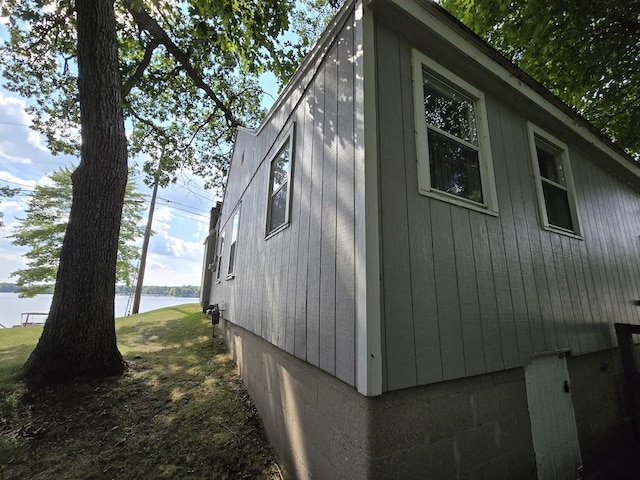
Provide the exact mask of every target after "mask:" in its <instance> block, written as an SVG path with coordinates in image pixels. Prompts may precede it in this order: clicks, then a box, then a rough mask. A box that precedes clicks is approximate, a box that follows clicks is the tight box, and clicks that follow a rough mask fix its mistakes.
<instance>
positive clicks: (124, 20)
mask: <svg viewBox="0 0 640 480" xmlns="http://www.w3.org/2000/svg"><path fill="white" fill-rule="evenodd" d="M314 3H315V2H314ZM293 5H294V4H293V2H292V0H288V1H280V0H235V1H233V2H229V1H227V0H178V1H175V2H156V1H152V0H148V1H147V0H118V1H117V3H116V2H114V0H75V1H74V0H58V1H53V0H50V1H47V0H45V1H41V0H5V1H4V2H3V3H2V12H1V13H2V16H3V17H7V18H8V19H9V24H8V29H9V33H10V40H9V42H7V43H6V44H5V45H3V46H2V48H1V49H0V65H1V66H2V73H3V75H4V77H5V78H6V80H7V82H6V84H5V86H6V87H7V88H9V89H10V90H13V91H16V92H19V93H20V94H22V95H23V96H26V97H30V98H32V99H34V100H35V105H34V106H33V108H32V109H31V111H32V113H33V114H34V116H35V120H34V122H33V123H34V126H35V128H36V129H37V130H39V131H41V132H43V133H44V134H45V135H46V136H47V140H48V143H49V146H50V147H51V148H52V149H53V150H54V151H56V152H70V153H73V152H75V153H78V152H79V154H80V163H79V165H78V168H77V169H76V170H75V171H74V172H73V174H72V190H73V194H72V204H71V210H70V215H69V222H68V223H67V229H66V233H65V236H64V240H63V243H62V248H61V250H60V263H59V267H58V274H57V277H56V286H55V290H54V295H53V299H52V303H51V309H50V311H49V316H48V318H47V322H46V324H45V327H44V329H43V333H42V336H41V337H40V340H39V341H38V345H37V346H36V348H35V350H34V351H33V352H32V353H31V355H30V357H29V359H28V361H27V363H26V364H25V365H24V368H23V375H24V377H25V378H26V379H27V380H28V381H29V382H31V383H33V384H44V383H53V382H60V381H64V380H66V379H69V378H77V377H100V376H108V375H118V374H121V373H122V372H123V370H124V363H123V360H122V356H121V354H120V352H119V351H118V348H117V343H116V337H115V324H114V310H113V298H114V296H115V280H116V263H117V244H118V238H119V230H120V226H121V216H122V209H123V205H124V196H125V187H126V180H127V161H128V157H129V155H130V154H132V153H133V154H143V155H144V156H145V157H146V162H145V171H146V172H147V173H148V175H149V177H150V178H151V179H153V181H156V182H157V181H159V182H160V183H165V182H167V181H170V180H171V179H172V178H174V176H175V174H176V172H178V171H179V170H180V169H182V168H191V170H193V171H195V172H196V173H200V174H206V173H208V172H209V173H210V175H209V177H210V178H213V181H212V182H210V183H213V184H220V183H221V181H222V179H223V178H224V176H225V175H226V169H227V163H228V158H229V155H228V150H229V149H230V144H231V140H232V137H233V134H234V132H235V129H236V127H238V126H239V125H241V124H251V123H254V122H257V119H258V118H259V117H260V116H261V115H260V114H261V112H260V109H259V92H260V89H259V87H258V81H257V75H258V74H259V73H260V72H262V71H263V70H264V69H266V68H269V69H271V70H272V71H274V72H275V73H276V75H278V76H280V78H286V76H287V75H289V74H290V73H291V71H292V70H293V68H294V67H295V66H296V65H297V63H298V62H297V60H298V58H299V55H300V54H301V53H304V50H300V49H297V48H296V45H295V44H293V43H292V42H287V41H280V40H281V39H280V37H281V35H282V34H284V32H285V31H286V30H287V28H288V25H289V12H290V10H291V9H292V8H293ZM125 125H126V126H127V128H128V129H129V130H130V134H129V135H126V132H125ZM78 126H80V129H79V130H78ZM158 172H160V174H158Z"/></svg>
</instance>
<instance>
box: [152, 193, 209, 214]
mask: <svg viewBox="0 0 640 480" xmlns="http://www.w3.org/2000/svg"><path fill="white" fill-rule="evenodd" d="M158 200H162V201H164V202H167V203H175V204H176V205H180V206H182V207H187V208H191V209H193V210H195V211H197V212H202V213H209V212H208V211H207V210H202V209H200V208H196V207H193V206H191V205H187V204H185V203H180V202H176V201H174V200H169V199H168V198H163V197H158Z"/></svg>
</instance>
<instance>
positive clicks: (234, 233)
mask: <svg viewBox="0 0 640 480" xmlns="http://www.w3.org/2000/svg"><path fill="white" fill-rule="evenodd" d="M239 226H240V209H238V210H236V213H235V214H234V215H233V223H232V226H231V243H230V244H229V271H228V277H227V278H229V277H233V275H234V271H235V264H236V245H237V243H238V227H239Z"/></svg>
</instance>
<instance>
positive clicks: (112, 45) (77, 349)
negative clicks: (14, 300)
mask: <svg viewBox="0 0 640 480" xmlns="http://www.w3.org/2000/svg"><path fill="white" fill-rule="evenodd" d="M76 13H77V33H78V77H79V78H78V90H79V95H80V97H79V98H80V122H81V128H82V149H81V158H80V164H79V166H78V168H77V169H76V171H75V172H74V173H73V177H72V178H73V202H72V206H71V215H70V218H69V225H68V227H67V233H66V235H65V239H64V243H63V246H62V253H61V257H60V266H59V269H58V276H57V279H56V287H55V291H54V295H53V302H52V304H51V310H50V312H49V318H48V319H47V322H46V324H45V327H44V331H43V333H42V336H41V337H40V341H39V342H38V345H37V346H36V348H35V350H34V351H33V353H32V354H31V356H30V357H29V360H28V361H27V363H26V364H25V366H24V368H23V374H24V376H25V378H26V379H27V380H29V381H31V382H33V383H36V384H47V383H55V382H60V381H64V380H66V379H70V378H75V377H94V378H95V377H103V376H109V375H119V374H121V373H122V372H123V371H124V364H123V361H122V356H121V355H120V352H119V351H118V347H117V344H116V333H115V322H114V297H115V281H116V257H117V249H118V235H119V231H120V220H121V215H122V205H123V201H124V194H125V188H126V183H127V144H126V137H125V130H124V120H123V114H122V90H121V88H122V87H121V78H120V73H119V70H118V43H117V37H116V22H115V15H114V10H113V0H77V1H76Z"/></svg>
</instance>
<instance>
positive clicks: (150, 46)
mask: <svg viewBox="0 0 640 480" xmlns="http://www.w3.org/2000/svg"><path fill="white" fill-rule="evenodd" d="M158 45H159V42H158V41H157V40H156V39H155V37H154V38H152V39H151V41H150V42H149V43H147V45H146V47H145V48H144V57H143V58H142V61H141V62H140V63H139V64H138V66H137V67H136V71H135V72H133V75H131V76H130V77H129V78H128V79H127V81H126V83H125V84H124V85H123V86H122V98H126V96H127V95H129V92H130V91H131V89H132V88H133V87H135V86H136V84H137V83H138V81H139V80H140V79H141V78H142V75H144V71H145V70H146V69H147V67H148V66H149V64H150V63H151V57H152V56H153V51H154V50H155V49H156V47H158Z"/></svg>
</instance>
